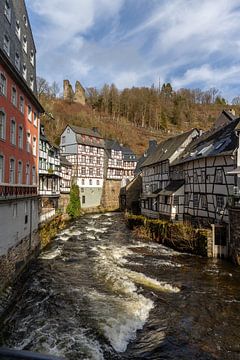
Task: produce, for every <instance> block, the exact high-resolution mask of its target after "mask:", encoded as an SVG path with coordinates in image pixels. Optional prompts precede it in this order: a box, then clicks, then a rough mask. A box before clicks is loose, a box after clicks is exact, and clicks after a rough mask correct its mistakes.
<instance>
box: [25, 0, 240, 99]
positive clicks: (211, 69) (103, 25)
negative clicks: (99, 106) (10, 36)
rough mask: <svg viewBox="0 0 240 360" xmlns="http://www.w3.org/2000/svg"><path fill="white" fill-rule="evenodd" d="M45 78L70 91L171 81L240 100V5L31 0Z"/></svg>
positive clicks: (192, 0)
mask: <svg viewBox="0 0 240 360" xmlns="http://www.w3.org/2000/svg"><path fill="white" fill-rule="evenodd" d="M26 4H27V8H28V11H29V16H30V21H31V25H32V30H33V33H34V38H35V42H36V47H37V64H38V68H37V72H38V75H39V76H41V77H44V78H46V79H47V80H48V81H49V82H52V81H54V80H55V81H57V82H58V83H59V85H62V81H63V79H64V78H67V79H69V80H71V81H72V82H73V83H74V82H75V81H76V80H80V81H81V83H82V84H83V86H85V87H90V86H93V87H98V88H99V87H101V86H102V85H103V84H104V83H109V84H110V83H115V84H116V86H117V87H118V88H124V87H132V86H151V85H152V84H153V83H154V84H155V85H157V84H158V82H159V79H160V82H161V83H163V82H171V84H172V85H173V87H174V89H179V88H182V87H188V88H198V87H199V88H201V89H203V90H204V89H208V88H210V87H216V88H218V89H220V90H221V94H222V96H224V97H225V98H227V99H228V100H229V101H231V100H232V98H233V97H234V96H237V95H240V36H239V34H240V21H239V18H240V0H201V1H200V0H68V1H66V0H26Z"/></svg>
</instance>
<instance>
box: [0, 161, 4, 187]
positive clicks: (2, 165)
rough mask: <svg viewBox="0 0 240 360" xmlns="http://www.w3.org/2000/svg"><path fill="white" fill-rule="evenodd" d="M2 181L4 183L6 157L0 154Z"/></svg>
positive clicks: (0, 181)
mask: <svg viewBox="0 0 240 360" xmlns="http://www.w3.org/2000/svg"><path fill="white" fill-rule="evenodd" d="M0 183H4V157H3V155H0Z"/></svg>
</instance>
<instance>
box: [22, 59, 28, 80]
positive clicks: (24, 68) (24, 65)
mask: <svg viewBox="0 0 240 360" xmlns="http://www.w3.org/2000/svg"><path fill="white" fill-rule="evenodd" d="M22 75H23V78H24V79H25V80H27V65H26V64H25V63H24V64H23V67H22Z"/></svg>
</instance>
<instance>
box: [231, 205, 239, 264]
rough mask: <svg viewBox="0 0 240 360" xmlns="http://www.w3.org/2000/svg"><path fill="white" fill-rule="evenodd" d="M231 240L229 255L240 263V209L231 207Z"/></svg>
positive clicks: (236, 262) (235, 261)
mask: <svg viewBox="0 0 240 360" xmlns="http://www.w3.org/2000/svg"><path fill="white" fill-rule="evenodd" d="M228 212H229V224H230V240H229V255H230V257H231V258H232V260H233V261H234V263H235V264H237V265H240V221H239V219H240V209H238V208H229V209H228Z"/></svg>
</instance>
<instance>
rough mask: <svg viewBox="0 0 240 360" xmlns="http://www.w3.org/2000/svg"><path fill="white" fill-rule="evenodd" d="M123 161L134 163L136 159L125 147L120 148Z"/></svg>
mask: <svg viewBox="0 0 240 360" xmlns="http://www.w3.org/2000/svg"><path fill="white" fill-rule="evenodd" d="M122 153H123V160H125V161H136V160H137V157H136V155H135V154H134V152H133V151H132V150H131V149H130V148H129V147H127V146H122Z"/></svg>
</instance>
